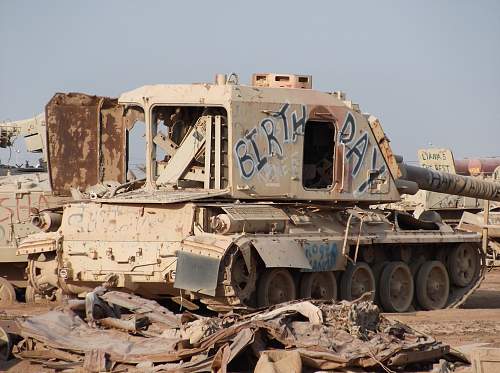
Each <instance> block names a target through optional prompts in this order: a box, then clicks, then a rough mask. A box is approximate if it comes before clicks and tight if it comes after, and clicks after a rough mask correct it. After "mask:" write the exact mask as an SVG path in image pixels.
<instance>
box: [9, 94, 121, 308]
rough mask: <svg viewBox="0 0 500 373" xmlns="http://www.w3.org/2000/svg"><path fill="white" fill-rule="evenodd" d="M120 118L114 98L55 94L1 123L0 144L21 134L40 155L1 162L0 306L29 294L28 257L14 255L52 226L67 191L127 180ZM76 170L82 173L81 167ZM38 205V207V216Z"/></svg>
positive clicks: (31, 296) (31, 293)
mask: <svg viewBox="0 0 500 373" xmlns="http://www.w3.org/2000/svg"><path fill="white" fill-rule="evenodd" d="M117 110H119V112H118V111H117ZM122 118H124V117H123V115H122V113H121V105H118V104H117V100H116V99H110V98H107V97H99V96H90V95H86V94H83V93H57V94H56V95H55V96H54V97H53V98H52V99H51V100H50V102H49V103H48V104H47V106H46V111H45V112H44V113H41V114H39V115H37V116H35V117H34V118H31V119H26V120H20V121H10V122H3V123H0V147H2V148H8V147H11V146H12V144H13V142H14V140H15V139H17V138H21V137H22V138H23V139H24V143H25V148H26V150H27V151H28V152H31V153H40V156H41V159H40V165H39V166H37V167H27V166H10V165H1V167H0V304H2V303H8V302H12V301H14V300H16V297H17V298H23V297H25V299H26V300H27V301H33V300H34V299H35V293H34V291H33V289H32V288H31V287H30V286H27V285H28V282H27V275H26V268H27V264H28V262H27V257H26V256H18V255H16V250H17V246H18V244H19V242H20V240H22V239H23V238H25V237H26V236H28V235H29V234H31V233H36V232H41V228H44V229H51V228H49V226H50V225H53V224H54V221H53V219H54V218H55V219H57V216H58V215H57V214H56V215H54V214H55V213H56V212H57V211H62V207H61V206H62V205H63V204H64V203H66V202H69V201H70V200H72V198H71V190H72V189H73V190H74V192H76V194H77V198H80V197H81V196H80V194H79V193H78V190H82V191H85V190H86V189H87V188H88V187H89V186H93V185H95V184H100V183H102V182H103V181H104V180H116V181H117V182H120V183H123V182H125V181H126V180H125V171H126V166H125V162H126V136H125V134H126V127H125V124H124V122H123V121H122ZM47 138H48V140H49V141H46V140H47ZM47 164H48V165H49V171H47V169H46V168H47ZM81 168H85V172H80V169H81ZM103 187H104V186H101V188H100V189H102V188H103ZM98 189H99V188H94V191H93V193H94V194H95V191H97V190H98ZM42 210H45V212H43V213H41V214H39V213H38V212H39V211H42ZM32 219H33V220H34V221H35V222H36V225H33V224H32V223H31V221H32ZM51 219H52V221H51ZM24 289H26V293H25V294H24ZM49 296H50V298H53V296H54V294H50V295H49Z"/></svg>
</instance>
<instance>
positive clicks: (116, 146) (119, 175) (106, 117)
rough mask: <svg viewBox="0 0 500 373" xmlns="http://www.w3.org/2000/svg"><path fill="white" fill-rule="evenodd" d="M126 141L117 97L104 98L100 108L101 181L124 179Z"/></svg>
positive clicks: (120, 180)
mask: <svg viewBox="0 0 500 373" xmlns="http://www.w3.org/2000/svg"><path fill="white" fill-rule="evenodd" d="M126 142H127V130H126V128H125V125H124V121H123V107H122V106H121V105H119V104H118V100H117V99H109V98H105V99H104V101H103V106H102V108H101V142H100V144H101V153H102V156H101V165H100V173H99V174H100V177H101V181H105V180H114V181H118V182H120V183H124V182H125V181H126V175H127V162H126Z"/></svg>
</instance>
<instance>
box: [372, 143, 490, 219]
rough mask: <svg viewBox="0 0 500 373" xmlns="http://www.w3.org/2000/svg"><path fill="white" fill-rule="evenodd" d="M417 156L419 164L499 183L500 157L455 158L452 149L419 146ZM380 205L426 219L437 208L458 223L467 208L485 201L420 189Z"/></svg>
mask: <svg viewBox="0 0 500 373" xmlns="http://www.w3.org/2000/svg"><path fill="white" fill-rule="evenodd" d="M418 160H419V163H420V166H422V167H425V168H430V169H433V170H436V171H445V172H448V173H457V174H460V175H467V176H474V177H476V178H478V179H481V180H489V181H495V182H499V183H500V178H498V176H497V174H496V173H495V168H499V169H500V166H499V165H500V158H477V159H460V160H454V157H453V154H452V152H451V150H449V149H435V148H433V149H420V150H419V151H418ZM379 207H380V208H389V209H397V210H403V211H407V212H409V213H411V214H413V216H415V217H416V218H419V217H420V216H422V218H424V219H425V216H426V215H429V211H431V212H432V211H435V212H437V213H439V215H440V216H441V218H442V220H443V221H445V222H446V223H447V224H450V225H452V226H456V225H457V224H458V223H459V222H460V219H461V217H462V214H463V212H464V211H466V212H469V213H478V212H480V211H481V210H482V209H483V208H484V201H483V200H481V199H479V198H474V197H466V196H460V195H451V194H446V193H436V192H432V191H428V190H419V191H418V192H417V193H416V194H415V195H404V196H403V198H402V200H401V202H397V203H392V204H388V205H381V206H379ZM422 214H423V215H422Z"/></svg>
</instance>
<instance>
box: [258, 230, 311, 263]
mask: <svg viewBox="0 0 500 373" xmlns="http://www.w3.org/2000/svg"><path fill="white" fill-rule="evenodd" d="M252 244H253V246H254V247H255V249H256V250H257V252H258V253H259V255H260V257H261V258H262V260H263V261H264V263H265V265H266V267H271V268H272V267H291V268H303V269H312V268H311V264H310V263H309V260H308V259H307V257H306V255H305V253H304V250H303V249H302V246H301V245H300V244H299V243H298V242H297V241H294V240H292V239H286V238H261V237H259V238H256V239H253V240H252Z"/></svg>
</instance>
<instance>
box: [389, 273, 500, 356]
mask: <svg viewBox="0 0 500 373" xmlns="http://www.w3.org/2000/svg"><path fill="white" fill-rule="evenodd" d="M386 316H388V317H389V318H391V319H397V320H399V321H401V322H403V323H405V324H408V325H410V326H411V327H413V328H415V329H417V330H419V331H422V332H424V333H427V334H430V335H432V336H433V337H435V338H436V339H438V340H440V341H442V342H444V343H448V344H450V345H451V346H462V345H467V344H472V343H495V344H498V347H500V268H499V267H497V268H495V269H493V270H491V271H490V272H488V273H487V274H486V278H485V280H484V281H483V283H482V284H481V286H480V288H479V289H478V290H476V292H474V294H472V295H471V297H470V298H469V299H468V300H467V302H466V303H465V304H464V305H463V306H462V307H461V308H458V309H447V310H439V311H421V312H413V313H407V314H386Z"/></svg>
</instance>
